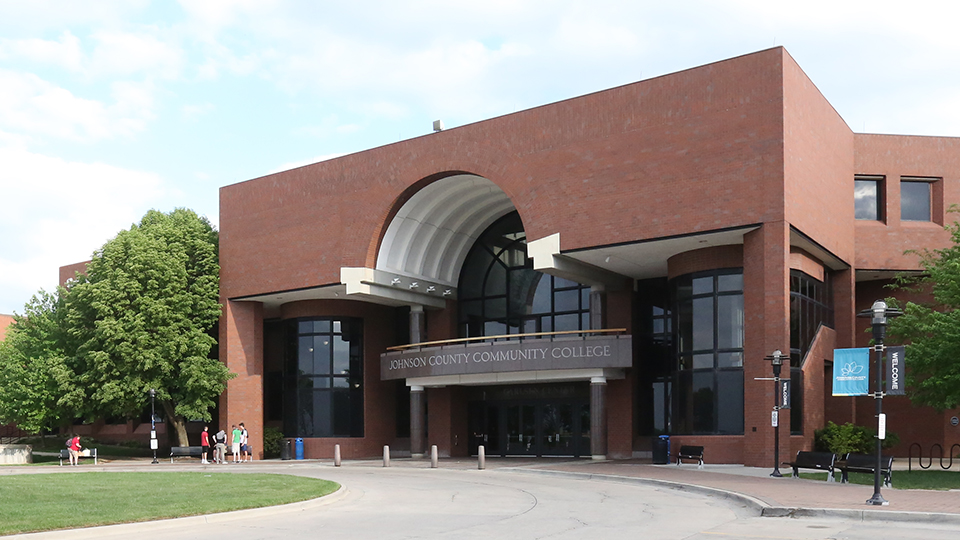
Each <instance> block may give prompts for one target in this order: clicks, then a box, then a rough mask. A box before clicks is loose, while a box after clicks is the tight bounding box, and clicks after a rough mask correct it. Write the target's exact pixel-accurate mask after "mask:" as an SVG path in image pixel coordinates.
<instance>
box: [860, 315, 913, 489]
mask: <svg viewBox="0 0 960 540" xmlns="http://www.w3.org/2000/svg"><path fill="white" fill-rule="evenodd" d="M900 315H903V312H902V311H900V310H899V309H895V308H888V307H887V303H886V302H884V301H883V300H877V301H876V302H874V303H873V306H872V307H871V308H870V309H865V310H863V311H861V312H860V313H859V314H857V317H870V318H871V319H872V320H871V326H872V328H873V350H874V351H876V352H877V377H876V381H877V382H876V388H875V389H874V393H873V398H874V401H876V403H877V466H876V469H875V470H874V471H873V497H870V498H869V499H867V504H872V505H876V506H882V505H887V504H890V503H889V501H887V500H886V499H884V498H883V495H881V494H880V468H881V467H882V466H883V457H882V456H881V455H880V452H881V450H882V447H883V439H884V436H885V433H884V431H885V430H886V421H885V418H884V416H883V351H884V349H885V348H886V347H884V345H883V338H884V336H885V335H886V333H887V318H888V317H890V318H892V317H898V316H900Z"/></svg>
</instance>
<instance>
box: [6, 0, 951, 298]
mask: <svg viewBox="0 0 960 540" xmlns="http://www.w3.org/2000/svg"><path fill="white" fill-rule="evenodd" d="M667 4H669V5H667ZM957 20H960V2H955V1H924V0H914V1H912V2H900V1H898V2H892V1H886V0H873V1H870V2H866V1H860V0H831V1H822V0H805V1H802V2H794V1H789V0H784V1H779V2H772V1H770V0H714V1H697V0H690V1H686V2H672V3H668V2H663V1H662V0H660V1H647V0H591V1H576V0H549V1H546V0H543V1H541V0H509V1H507V0H483V1H476V0H464V1H451V0H443V1H435V0H405V1H396V0H393V1H363V0H357V1H354V2H328V1H325V0H287V1H284V0H181V1H179V2H177V1H173V0H167V1H164V2H160V1H156V2H152V1H148V0H97V1H95V2H76V1H66V0H64V1H47V0H31V1H29V2H25V1H23V0H0V313H5V314H12V313H14V312H16V313H22V312H23V311H24V309H23V307H24V305H25V303H26V302H27V301H29V299H30V297H31V296H32V295H34V294H35V293H36V292H37V291H39V290H41V289H44V290H47V291H51V290H53V289H55V288H56V286H57V284H58V275H59V267H60V266H64V265H68V264H72V263H76V262H81V261H85V260H88V259H90V257H91V255H92V253H93V252H94V251H95V250H97V249H98V248H99V247H100V246H102V245H103V244H104V242H106V241H107V240H109V239H110V238H112V237H114V236H115V235H116V234H117V233H118V232H119V231H121V230H123V229H127V228H129V227H130V226H131V224H133V223H135V222H137V221H138V220H139V219H140V218H141V217H142V216H143V215H144V214H145V213H146V212H147V211H148V210H150V209H157V210H161V211H164V212H168V211H170V210H173V209H174V208H178V207H186V208H191V209H193V210H195V211H196V212H197V213H199V214H201V215H205V216H206V217H207V218H209V219H210V221H211V222H212V223H213V224H214V225H216V224H217V220H218V196H219V195H218V193H219V188H220V187H222V186H226V185H230V184H234V183H237V182H242V181H244V180H249V179H251V178H256V177H259V176H263V175H265V174H269V173H272V172H277V171H281V170H286V169H290V168H293V167H297V166H300V165H305V164H308V163H313V162H316V161H321V160H324V159H329V158H332V157H336V156H340V155H344V154H349V153H352V152H357V151H361V150H365V149H369V148H373V147H377V146H381V145H384V144H389V143H393V142H396V141H398V140H404V139H409V138H413V137H417V136H421V135H424V134H427V133H430V131H431V128H432V123H433V121H434V120H438V119H440V120H443V122H444V124H445V126H446V127H447V128H451V127H456V126H461V125H465V124H469V123H472V122H477V121H480V120H484V119H487V118H492V117H495V116H500V115H503V114H509V113H512V112H516V111H519V110H524V109H528V108H531V107H536V106H539V105H544V104H547V103H552V102H555V101H559V100H563V99H568V98H572V97H576V96H580V95H583V94H587V93H591V92H596V91H599V90H604V89H607V88H611V87H614V86H619V85H622V84H627V83H631V82H636V81H639V80H643V79H648V78H652V77H656V76H659V75H664V74H667V73H672V72H675V71H680V70H684V69H688V68H692V67H696V66H699V65H703V64H707V63H710V62H715V61H718V60H723V59H726V58H730V57H734V56H739V55H742V54H748V53H751V52H756V51H760V50H764V49H768V48H770V47H774V46H784V47H785V48H786V49H787V51H788V52H789V53H790V54H791V55H792V56H793V58H794V59H795V60H796V61H797V62H798V63H799V65H800V66H801V67H802V68H803V69H804V71H805V72H806V73H807V75H808V76H809V77H810V78H811V79H812V80H813V82H814V83H815V84H816V85H817V87H818V88H819V89H820V91H821V92H822V93H823V95H824V96H825V97H826V98H827V100H829V101H830V102H831V103H832V104H833V106H834V107H835V108H836V110H837V111H838V112H839V114H840V116H841V117H842V118H843V119H844V120H845V121H846V122H847V124H848V125H849V126H850V128H851V129H852V130H853V131H855V132H860V133H863V132H866V133H897V134H912V135H937V136H952V137H957V136H960V40H958V39H956V28H955V24H956V21H957Z"/></svg>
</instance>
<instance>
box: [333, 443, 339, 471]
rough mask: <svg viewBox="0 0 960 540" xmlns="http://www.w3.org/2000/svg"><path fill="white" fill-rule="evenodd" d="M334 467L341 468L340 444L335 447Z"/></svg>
mask: <svg viewBox="0 0 960 540" xmlns="http://www.w3.org/2000/svg"><path fill="white" fill-rule="evenodd" d="M333 466H334V467H339V466H340V445H339V444H335V445H333Z"/></svg>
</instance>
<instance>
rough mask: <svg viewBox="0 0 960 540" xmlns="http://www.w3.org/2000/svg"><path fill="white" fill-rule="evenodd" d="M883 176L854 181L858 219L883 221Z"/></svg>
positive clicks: (854, 197) (861, 178)
mask: <svg viewBox="0 0 960 540" xmlns="http://www.w3.org/2000/svg"><path fill="white" fill-rule="evenodd" d="M882 187H883V177H882V176H857V177H856V178H855V179H854V187H853V200H854V216H855V217H856V219H863V220H871V221H882V220H883V197H882V193H883V190H882Z"/></svg>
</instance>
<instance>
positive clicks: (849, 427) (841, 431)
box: [813, 422, 900, 455]
mask: <svg viewBox="0 0 960 540" xmlns="http://www.w3.org/2000/svg"><path fill="white" fill-rule="evenodd" d="M876 437H877V431H876V430H875V429H872V428H867V427H863V426H857V425H854V424H851V423H850V422H847V423H846V424H843V425H842V426H838V425H837V424H834V423H833V422H827V425H826V426H825V427H824V428H823V429H818V430H816V431H815V432H814V434H813V446H814V450H816V451H818V452H833V453H834V454H837V455H843V454H846V453H850V452H853V453H856V454H873V453H874V452H876V444H877V443H876ZM899 442H900V437H899V436H897V434H896V433H893V432H892V431H888V432H887V435H886V438H885V439H884V440H883V443H882V445H881V446H882V447H883V448H892V447H893V446H896V445H897V443H899Z"/></svg>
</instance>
